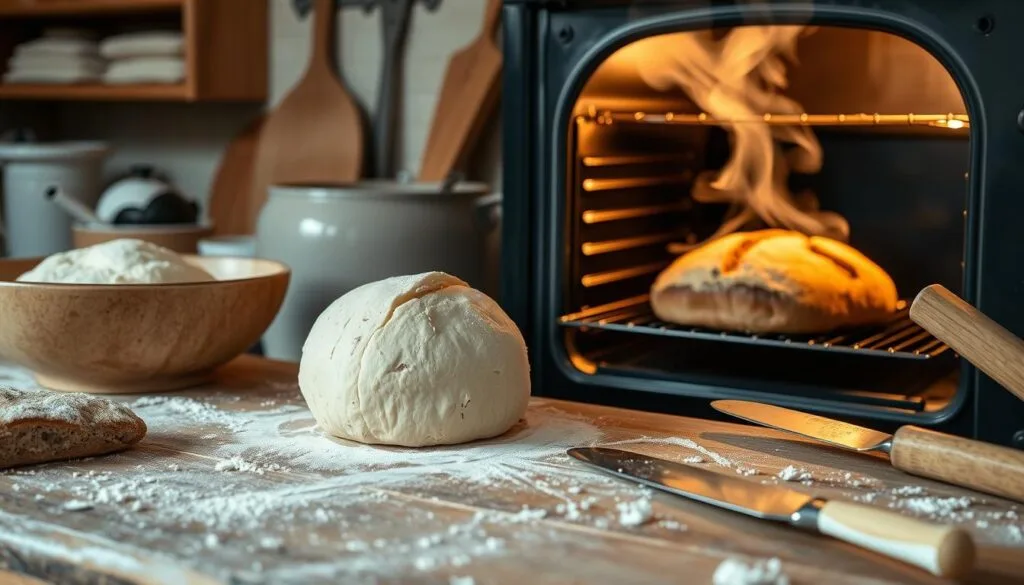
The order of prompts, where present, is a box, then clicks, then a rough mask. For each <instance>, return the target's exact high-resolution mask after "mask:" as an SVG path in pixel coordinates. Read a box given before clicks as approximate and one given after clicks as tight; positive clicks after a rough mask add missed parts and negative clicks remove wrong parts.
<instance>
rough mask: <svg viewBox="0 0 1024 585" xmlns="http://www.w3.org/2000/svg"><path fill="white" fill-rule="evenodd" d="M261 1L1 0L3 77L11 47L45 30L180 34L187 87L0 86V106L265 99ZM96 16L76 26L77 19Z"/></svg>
mask: <svg viewBox="0 0 1024 585" xmlns="http://www.w3.org/2000/svg"><path fill="white" fill-rule="evenodd" d="M267 8H268V7H267V1H266V0H0V71H2V70H4V69H6V63H7V59H8V57H9V56H10V55H11V53H12V51H13V49H14V47H15V45H17V44H18V43H22V42H25V41H27V40H30V39H32V38H35V37H36V36H38V34H39V33H40V31H41V30H42V29H44V28H45V27H47V26H69V25H71V26H75V27H82V28H89V29H93V30H95V31H96V32H97V34H99V35H100V36H101V37H102V36H105V35H110V34H116V33H118V32H121V31H123V30H124V27H125V25H130V26H131V27H139V26H156V27H157V28H166V27H175V28H180V30H181V31H182V33H183V35H184V37H185V55H184V59H185V69H186V73H185V80H184V82H183V83H180V84H175V85H160V84H153V85H103V84H3V83H0V100H26V101H27V100H40V101H171V102H207V101H209V102H227V101H248V102H252V101H256V102H262V101H265V100H266V99H267V85H268V71H267V70H268V61H269V58H268V47H267V37H268V36H269V17H268V10H267ZM87 16H94V17H95V18H90V19H88V20H87V21H81V22H79V21H78V20H77V19H78V18H83V17H87Z"/></svg>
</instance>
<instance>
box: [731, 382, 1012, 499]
mask: <svg viewBox="0 0 1024 585" xmlns="http://www.w3.org/2000/svg"><path fill="white" fill-rule="evenodd" d="M711 406H712V408H714V409H715V410H717V411H719V412H724V413H725V414H728V415H732V416H735V417H736V418H739V419H742V420H745V421H747V422H752V423H756V424H759V425H762V426H766V427H770V428H773V429H778V430H782V431H788V432H790V433H795V434H797V435H800V436H803V437H809V438H811V439H816V440H818V441H821V442H823V443H828V444H830V445H834V446H836V447H842V448H844V449H850V450H853V451H861V452H864V451H877V452H880V453H886V454H888V455H889V461H890V462H891V463H892V466H893V467H895V468H896V469H899V470H901V471H905V472H907V473H912V474H914V475H918V476H921V477H927V478H929V479H937V480H939V481H944V482H946V483H951V484H954V485H958V486H963V487H967V488H971V489H974V490H978V491H980V492H985V493H987V494H992V495H996V496H1002V497H1004V498H1010V499H1013V500H1017V501H1019V502H1024V451H1018V450H1016V449H1011V448H1009V447H1000V446H998V445H992V444H990V443H983V442H981V441H974V440H971V439H965V438H963V437H956V436H953V435H947V434H945V433H939V432H936V431H932V430H929V429H923V428H921V427H916V426H912V425H905V426H902V427H900V428H899V429H898V430H897V431H896V433H894V434H892V435H890V434H888V433H883V432H880V431H876V430H873V429H868V428H864V427H861V426H857V425H853V424H849V423H845V422H842V421H838V420H834V419H831V418H825V417H823V416H817V415H813V414H808V413H806V412H800V411H798V410H790V409H788V408H782V407H781V406H773V405H769V404H760V403H758V402H747V401H743V400H716V401H714V402H712V403H711Z"/></svg>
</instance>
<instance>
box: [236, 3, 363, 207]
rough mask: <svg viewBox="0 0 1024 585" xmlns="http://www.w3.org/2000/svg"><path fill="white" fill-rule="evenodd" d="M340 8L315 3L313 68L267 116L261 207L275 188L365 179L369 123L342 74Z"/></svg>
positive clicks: (259, 175) (258, 188) (256, 197)
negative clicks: (339, 65)
mask: <svg viewBox="0 0 1024 585" xmlns="http://www.w3.org/2000/svg"><path fill="white" fill-rule="evenodd" d="M334 6H335V2H334V0H315V3H314V4H313V30H314V32H313V46H312V52H311V56H310V60H309V65H308V66H307V68H306V72H305V74H304V75H303V77H302V79H301V80H300V81H299V83H298V84H297V85H296V86H295V87H294V88H292V90H291V91H290V92H289V93H288V95H286V96H285V97H284V99H283V100H281V103H280V104H279V105H278V106H277V107H276V108H275V109H274V110H273V112H271V113H270V114H269V115H268V116H267V120H266V123H265V124H264V127H263V131H262V135H261V136H260V142H259V150H258V153H257V157H256V178H255V180H254V182H253V194H252V203H253V206H254V208H255V209H259V208H260V207H261V206H262V204H263V202H264V201H265V200H266V197H267V188H268V187H269V186H270V185H275V184H282V183H328V184H330V183H335V184H336V183H349V182H352V181H356V180H357V179H359V178H360V176H361V175H362V171H363V145H364V138H363V137H364V129H363V120H362V117H361V115H360V109H359V106H358V104H357V103H356V101H355V99H354V98H353V97H352V95H351V93H350V92H349V91H348V90H346V89H345V87H344V86H343V85H342V82H341V79H340V78H339V77H338V73H337V70H336V64H335V60H334V51H335V33H336V30H335V28H336V26H335V24H336V19H335V11H334Z"/></svg>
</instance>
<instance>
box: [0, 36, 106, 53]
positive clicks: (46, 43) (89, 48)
mask: <svg viewBox="0 0 1024 585" xmlns="http://www.w3.org/2000/svg"><path fill="white" fill-rule="evenodd" d="M98 54H99V49H98V47H97V45H96V43H94V42H93V41H90V40H86V39H74V38H45V37H44V38H39V39H35V40H33V41H28V42H25V43H21V44H20V45H18V46H16V47H14V55H15V56H19V57H20V56H22V55H72V56H96V55H98Z"/></svg>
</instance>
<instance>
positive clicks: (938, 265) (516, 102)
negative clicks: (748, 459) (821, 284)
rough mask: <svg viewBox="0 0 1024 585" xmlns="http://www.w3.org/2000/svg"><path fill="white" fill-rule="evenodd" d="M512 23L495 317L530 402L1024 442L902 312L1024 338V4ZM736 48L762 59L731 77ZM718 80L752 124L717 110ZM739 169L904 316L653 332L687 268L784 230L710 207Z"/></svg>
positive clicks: (732, 11)
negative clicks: (929, 304)
mask: <svg viewBox="0 0 1024 585" xmlns="http://www.w3.org/2000/svg"><path fill="white" fill-rule="evenodd" d="M503 23H504V27H503V31H504V32H503V35H504V38H503V47H504V48H503V52H504V67H505V69H504V74H503V75H504V79H503V98H502V112H503V113H502V115H503V133H504V138H503V140H504V149H503V152H504V154H503V157H504V166H503V183H504V185H503V192H504V204H503V205H504V208H503V236H502V237H503V242H502V250H503V251H502V256H503V258H502V283H501V301H502V304H503V306H505V307H506V309H507V310H508V312H509V314H510V315H511V316H512V317H513V319H515V321H516V322H517V324H518V325H519V326H520V327H521V329H522V331H523V333H524V335H525V336H526V339H527V342H528V345H529V350H530V356H531V363H532V367H533V384H534V394H535V395H538V396H547V397H553V398H561V399H568V400H575V401H583V402H594V403H601V404H608V405H614V406H623V407H629V408H637V409H643V410H654V411H661V412H670V413H676V414H683V415H689V416H699V417H707V418H718V417H719V416H720V415H717V414H716V413H715V412H714V411H713V410H712V409H710V407H709V406H708V403H709V401H710V400H712V399H719V398H739V399H747V400H757V401H762V402H768V403H774V404H779V405H782V406H787V407H793V408H798V409H802V410H806V411H810V412H817V413H821V414H824V415H827V416H833V417H838V418H842V419H845V420H849V421H851V422H855V423H860V424H866V425H871V426H873V427H875V428H879V429H884V430H890V431H891V430H893V429H894V428H895V427H896V426H898V425H902V424H915V425H920V426H924V427H929V428H935V429H937V430H943V431H946V432H951V433H954V434H960V435H964V436H972V437H976V438H980V439H983V440H987V441H991V442H994V443H1000V444H1005V445H1016V446H1017V447H1024V403H1021V402H1020V401H1018V400H1017V399H1016V398H1014V397H1013V396H1012V395H1011V394H1010V393H1008V392H1006V391H1005V390H1003V389H1002V388H1000V387H999V386H998V385H997V384H995V382H993V381H992V380H991V379H989V378H988V377H986V376H985V375H983V374H981V373H980V372H979V371H977V370H976V369H975V368H973V367H972V366H971V365H970V364H968V363H966V361H965V360H961V359H959V358H958V356H957V355H955V352H953V351H952V350H950V349H949V348H948V347H947V346H945V345H944V344H942V343H941V342H939V341H938V340H936V339H935V338H933V337H932V336H931V335H929V334H928V333H927V332H925V331H924V330H922V329H921V328H920V327H918V326H916V325H915V324H914V323H913V322H912V321H910V320H909V318H908V317H907V311H906V306H907V304H908V303H909V302H910V301H912V299H913V298H914V296H915V295H916V294H917V292H918V291H920V290H921V288H923V287H924V286H926V285H928V284H932V283H939V284H942V285H944V286H946V287H947V288H949V289H950V290H952V291H954V292H956V293H957V294H959V295H961V296H962V297H964V298H965V299H966V300H967V301H968V302H971V303H973V304H975V305H976V306H978V307H979V308H980V309H981V310H982V311H983V312H985V313H986V314H988V315H989V316H990V317H992V318H993V319H995V320H996V321H997V322H999V323H1001V324H1002V325H1003V326H1005V327H1007V328H1008V329H1009V330H1010V331H1012V332H1014V333H1016V334H1018V335H1024V302H1022V301H1021V299H1024V290H1022V289H1024V262H1022V261H1020V260H1019V259H1018V256H1019V255H1021V254H1022V253H1024V226H1022V225H1021V219H1022V217H1024V109H1022V108H1024V63H1022V62H1021V61H1020V59H1019V55H1020V54H1022V52H1024V37H1022V36H1021V35H1020V33H1019V32H1018V31H1021V30H1024V3H1020V2H1017V1H1016V0H1002V1H995V0H991V1H980V2H959V1H954V0H873V1H872V2H864V1H857V0H833V1H828V2H825V1H814V2H810V1H807V2H788V1H768V0H761V1H757V0H748V1H732V2H719V1H707V0H705V1H701V2H698V1H688V0H668V1H664V0H663V1H656V0H646V1H644V0H632V1H623V0H618V1H616V0H586V1H584V0H579V1H574V0H505V6H504V13H503ZM737 39H741V40H742V39H746V40H745V41H744V42H746V43H748V45H749V43H753V45H749V46H748V47H747V48H749V49H750V51H749V52H750V53H751V54H754V56H750V55H748V56H746V57H744V58H746V59H748V60H749V59H757V60H758V62H756V63H750V62H747V63H746V64H745V65H737V59H738V57H737V56H736V55H737V54H738V53H739V54H741V53H743V50H742V49H741V50H738V51H737V50H736V47H735V46H733V48H732V54H731V57H728V58H727V57H726V56H725V54H724V51H725V49H724V48H723V47H727V46H729V44H730V42H734V41H737ZM757 43H761V44H762V45H764V44H769V45H770V46H769V47H768V48H765V47H764V46H757ZM702 51H704V52H706V53H708V54H705V55H704V57H708V55H710V56H711V58H710V59H705V62H704V64H703V65H701V63H700V59H699V58H698V57H697V56H699V55H701V54H703V53H701V52H702ZM695 55H697V56H695ZM708 63H711V64H712V65H714V64H729V67H731V68H735V67H744V66H745V67H747V68H748V70H753V71H756V72H758V75H757V76H754V77H757V79H754V80H753V81H751V79H750V77H751V76H747V77H744V76H743V75H738V74H736V73H735V72H729V73H723V72H722V71H721V67H719V68H718V70H716V69H715V68H714V67H709V66H708V65H707V64H708ZM780 64H781V67H780ZM780 73H781V75H780ZM708 78H710V81H709V79H708ZM726 78H727V79H728V80H731V81H729V83H733V84H736V83H741V84H743V85H742V86H741V87H742V88H743V91H744V92H748V91H749V92H750V94H751V95H749V96H748V97H744V98H743V100H742V103H740V104H739V105H738V106H735V107H723V106H722V103H721V101H719V102H715V101H714V99H712V100H711V101H709V95H710V93H709V91H708V89H709V88H713V87H714V86H715V84H720V83H723V81H722V80H723V79H726ZM680 79H684V80H686V79H689V81H685V82H684V81H679V80H680ZM693 79H698V80H699V82H694V81H693ZM737 80H739V81H737ZM765 80H767V81H768V82H771V83H768V86H770V87H766V83H765ZM702 84H703V85H702ZM734 89H735V88H734ZM779 96H782V98H784V99H782V98H780V97H779ZM709 104H710V106H711V107H710V108H709ZM765 104H769V105H765ZM709 109H711V110H713V111H710V112H709ZM750 132H754V134H755V135H756V136H755V138H756V139H754V140H743V139H741V138H738V136H739V134H744V135H748V136H749V134H750ZM764 136H770V137H771V143H772V144H773V145H778V144H779V143H780V142H782V141H784V139H785V140H789V145H788V146H787V148H788V149H789V150H785V151H783V150H781V149H780V148H781V147H780V148H776V147H775V146H773V147H770V148H767V149H764V148H762V149H761V150H760V151H759V150H757V148H754V147H752V146H751V144H754V145H757V144H763V142H759V140H760V139H761V138H763V137H764ZM794 137H795V138H794ZM801 137H802V138H801ZM808 137H809V138H808ZM808 140H809V141H810V142H809V143H808V142H807V141H808ZM794 143H796V144H798V145H799V148H801V149H803V150H805V151H807V152H809V153H811V155H813V156H818V157H819V160H818V163H819V164H817V165H813V164H812V165H807V164H802V163H799V162H798V160H799V158H798V157H789V155H787V154H785V153H786V152H790V150H791V149H792V147H793V146H792V144H794ZM741 144H742V145H744V146H742V148H743V149H744V150H745V152H744V154H743V155H742V156H741V155H738V154H737V149H738V148H740V147H741V146H740V145H741ZM766 151H767V152H766ZM766 156H769V157H771V156H773V157H774V159H771V158H770V159H769V160H767V161H766V160H765V157H766ZM751 159H753V161H754V162H751ZM744 160H746V161H747V162H743V161H744ZM780 160H783V161H784V162H785V161H788V163H789V164H788V166H787V165H785V164H782V165H780V164H779V161H780ZM737 161H740V162H737ZM735 165H740V166H741V168H739V169H737V168H736V166H735ZM780 167H782V170H781V171H780ZM766 169H767V170H766ZM726 172H732V173H739V174H740V175H742V176H743V177H744V179H743V180H745V181H748V183H750V184H753V183H757V182H758V181H761V182H763V181H768V182H772V183H773V184H774V185H776V187H777V189H778V190H780V191H779V192H781V193H782V194H783V195H784V196H786V197H788V198H789V201H790V203H792V204H793V205H795V206H796V207H797V208H798V209H799V210H801V213H803V214H805V215H808V216H809V215H814V214H819V215H820V213H821V212H822V211H827V212H828V213H829V214H831V215H833V216H838V217H841V218H842V220H843V221H844V222H845V225H847V226H848V232H847V233H846V241H847V243H848V244H849V245H850V246H851V247H853V248H855V249H856V250H858V251H859V252H861V253H863V254H864V255H866V256H867V257H868V258H870V259H871V260H872V261H874V262H875V263H877V265H878V266H880V267H882V268H883V269H884V270H885V271H886V272H887V273H888V274H889V275H890V276H891V278H892V281H893V282H894V283H895V285H896V288H897V291H898V293H899V296H900V299H901V301H900V303H899V304H898V306H897V308H896V310H895V311H894V312H893V313H892V314H891V315H890V316H889V317H888V318H887V319H885V320H884V321H879V322H876V323H874V324H872V325H869V326H858V327H846V328H842V327H841V328H837V329H835V330H828V331H816V332H813V333H804V334H777V333H773V332H771V331H768V332H760V333H757V334H754V333H747V332H743V331H725V330H716V329H714V328H707V327H698V326H690V325H685V324H683V325H681V324H678V323H669V322H665V321H663V320H660V319H658V318H657V317H656V316H655V315H654V313H653V311H652V308H651V303H650V294H651V286H652V283H653V282H654V281H655V279H656V278H657V277H658V275H659V274H660V273H661V272H662V271H663V270H665V268H666V267H667V266H669V265H670V264H671V263H672V262H673V261H674V260H675V259H676V258H677V257H678V256H680V255H681V254H683V253H686V252H687V251H689V250H692V249H694V248H695V247H699V246H701V245H703V244H704V243H706V242H708V241H710V239H712V238H715V237H718V236H721V235H722V234H723V233H725V232H726V231H729V230H738V231H743V230H752V229H759V228H765V227H782V228H786V229H788V227H787V226H789V224H786V225H781V226H780V225H778V224H779V221H780V220H779V218H778V217H771V218H767V219H766V218H765V217H762V216H759V215H757V214H755V215H754V218H753V220H750V221H748V222H745V223H743V224H741V225H736V221H732V220H733V219H734V218H736V217H737V216H738V215H741V214H742V211H743V210H744V209H749V207H750V205H752V203H750V202H749V201H748V202H746V203H745V202H744V201H736V200H724V199H719V200H716V199H714V198H709V197H707V194H706V188H707V185H708V184H709V183H713V182H714V180H715V178H716V177H721V176H722V175H723V174H724V173H726ZM766 173H767V174H769V175H770V176H769V177H764V176H762V175H765V174H766ZM702 188H703V189H704V191H703V192H702V191H701V189H702ZM741 219H742V218H741ZM748 219H749V216H748ZM784 223H785V222H784Z"/></svg>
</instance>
